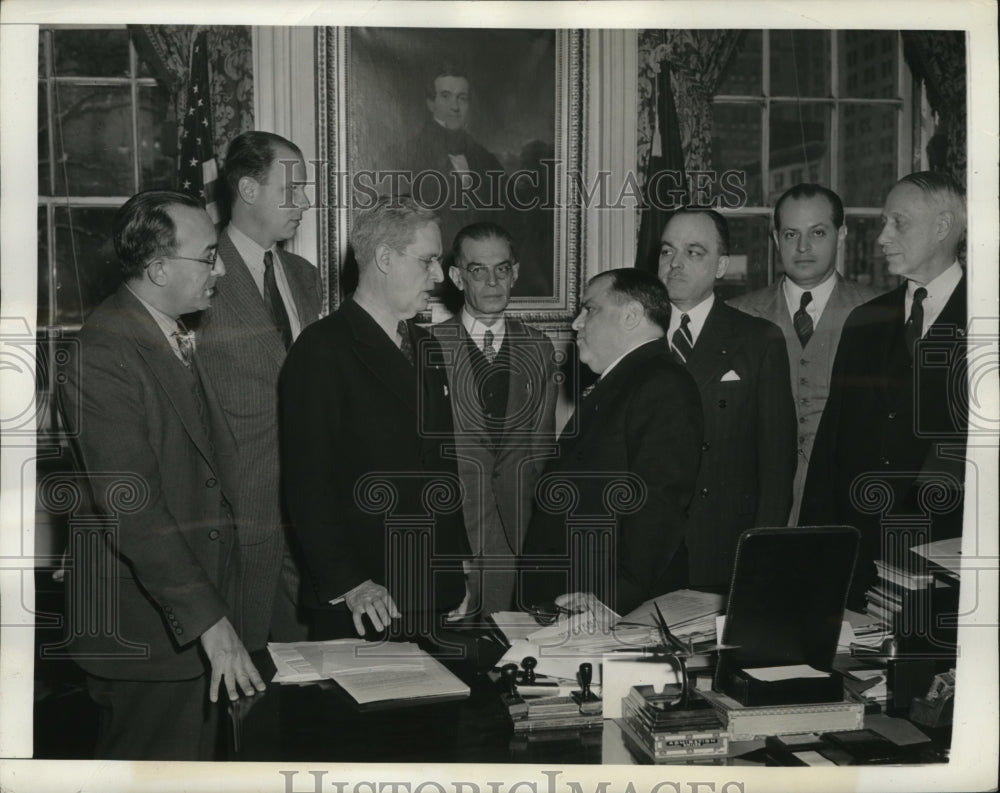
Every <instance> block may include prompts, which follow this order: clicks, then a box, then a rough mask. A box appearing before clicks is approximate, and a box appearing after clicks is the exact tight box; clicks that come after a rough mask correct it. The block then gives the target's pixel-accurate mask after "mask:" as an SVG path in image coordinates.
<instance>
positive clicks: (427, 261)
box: [393, 248, 442, 270]
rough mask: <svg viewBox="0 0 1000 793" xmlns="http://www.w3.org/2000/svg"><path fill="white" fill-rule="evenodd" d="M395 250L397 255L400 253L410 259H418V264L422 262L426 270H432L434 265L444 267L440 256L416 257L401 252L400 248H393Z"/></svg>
mask: <svg viewBox="0 0 1000 793" xmlns="http://www.w3.org/2000/svg"><path fill="white" fill-rule="evenodd" d="M393 250H395V251H396V253H398V254H399V255H400V256H405V257H407V258H408V259H416V260H417V261H418V262H420V263H421V264H422V265H423V266H424V269H425V270H427V269H430V266H431V265H432V264H436V265H437V266H438V267H441V266H442V264H441V257H440V256H415V255H414V254H412V253H407V252H406V251H401V250H399V248H393Z"/></svg>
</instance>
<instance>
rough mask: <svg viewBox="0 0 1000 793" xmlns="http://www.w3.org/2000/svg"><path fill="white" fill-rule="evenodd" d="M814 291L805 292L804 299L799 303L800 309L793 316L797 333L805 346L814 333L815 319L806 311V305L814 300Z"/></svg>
mask: <svg viewBox="0 0 1000 793" xmlns="http://www.w3.org/2000/svg"><path fill="white" fill-rule="evenodd" d="M812 299H813V296H812V292H803V293H802V300H801V302H800V303H799V310H798V311H796V312H795V316H794V317H792V324H793V325H794V326H795V335H796V336H798V337H799V342H800V343H801V344H802V346H803V347H805V346H806V345H807V344H808V343H809V339H810V337H812V335H813V321H812V317H810V316H809V312H808V311H806V306H808V305H809V304H810V303H811V302H812Z"/></svg>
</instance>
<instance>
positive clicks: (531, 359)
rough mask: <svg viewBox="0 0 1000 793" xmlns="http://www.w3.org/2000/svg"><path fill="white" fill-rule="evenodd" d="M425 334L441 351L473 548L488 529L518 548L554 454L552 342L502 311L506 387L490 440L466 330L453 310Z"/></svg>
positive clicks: (480, 547) (474, 549) (476, 550)
mask: <svg viewBox="0 0 1000 793" xmlns="http://www.w3.org/2000/svg"><path fill="white" fill-rule="evenodd" d="M431 333H432V334H433V335H434V337H435V338H436V339H437V340H438V341H439V342H440V343H441V347H442V348H443V349H444V352H445V365H446V367H447V372H448V384H449V386H450V387H451V403H452V409H453V410H452V413H453V419H454V423H455V446H456V451H457V454H458V474H459V477H460V478H461V480H462V486H463V487H464V488H465V499H464V501H463V511H464V514H465V527H466V529H467V530H468V532H469V544H470V545H471V547H472V552H473V554H474V555H480V554H482V553H483V538H484V537H485V536H486V533H487V532H493V533H495V534H496V535H497V536H503V537H506V540H507V544H508V545H509V546H510V552H511V553H513V554H517V553H519V552H520V550H521V546H522V544H523V542H524V532H525V531H526V530H527V527H528V521H529V519H530V518H531V507H532V503H533V497H534V492H535V483H536V482H537V481H538V477H539V476H541V473H542V471H543V469H544V468H545V462H546V459H547V458H549V457H551V456H552V455H553V453H554V446H555V440H556V437H555V436H556V428H555V423H556V395H557V394H556V392H557V385H556V379H555V376H554V375H555V372H554V371H553V368H554V358H555V348H554V347H553V345H552V341H551V340H550V339H549V338H548V336H546V335H545V334H544V333H542V332H541V331H538V330H535V329H534V328H532V327H529V326H528V325H525V324H524V323H522V322H520V321H518V320H516V319H513V318H510V317H508V318H507V331H506V334H505V335H504V342H503V344H504V346H505V347H506V346H507V345H510V346H509V348H508V350H509V353H510V387H509V388H508V392H507V413H506V417H505V418H504V420H503V422H502V435H501V437H500V439H499V441H497V440H495V439H494V437H493V435H492V433H491V432H490V429H491V427H490V426H489V425H488V424H487V421H486V419H485V418H484V417H483V411H482V407H481V406H480V404H479V396H478V395H477V394H476V389H475V378H474V375H473V363H474V362H473V360H472V358H471V357H470V354H469V348H468V344H469V334H468V332H467V331H466V330H465V327H464V326H463V325H462V322H461V318H460V317H459V316H458V315H456V316H454V317H452V318H451V319H449V320H447V321H446V322H442V323H441V324H439V325H434V326H433V327H432V328H431Z"/></svg>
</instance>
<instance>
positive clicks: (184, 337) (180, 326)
mask: <svg viewBox="0 0 1000 793" xmlns="http://www.w3.org/2000/svg"><path fill="white" fill-rule="evenodd" d="M171 335H172V336H173V337H174V338H175V339H177V349H178V350H180V352H181V358H182V359H183V360H184V365H185V366H187V367H190V366H191V363H192V362H193V361H194V331H193V330H188V329H187V328H186V327H184V323H183V322H181V321H180V320H177V330H175V331H174V332H173V333H172V334H171Z"/></svg>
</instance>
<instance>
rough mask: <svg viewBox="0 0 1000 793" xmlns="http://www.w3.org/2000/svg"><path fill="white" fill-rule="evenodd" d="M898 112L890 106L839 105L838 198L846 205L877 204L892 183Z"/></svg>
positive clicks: (866, 205) (895, 158) (893, 180)
mask: <svg viewBox="0 0 1000 793" xmlns="http://www.w3.org/2000/svg"><path fill="white" fill-rule="evenodd" d="M898 124H899V111H898V110H897V109H896V108H895V107H892V106H889V105H886V106H884V107H882V106H879V105H851V104H847V103H845V104H842V105H841V106H840V123H839V126H840V157H839V159H838V163H839V172H840V177H839V181H840V197H841V198H842V199H843V201H844V204H845V205H847V206H855V207H880V206H882V204H883V203H884V201H885V197H886V195H887V194H888V193H889V190H890V189H891V188H892V185H893V184H895V182H896V167H897V166H896V163H897V159H898V158H897V156H896V146H897V142H896V141H897V137H896V135H897V126H898Z"/></svg>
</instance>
